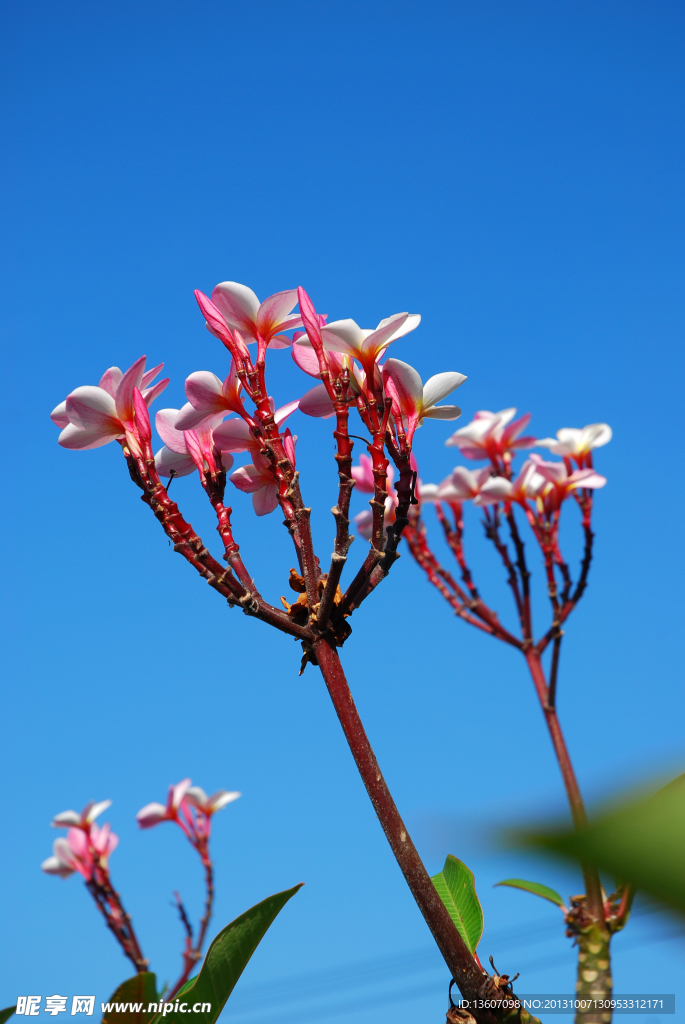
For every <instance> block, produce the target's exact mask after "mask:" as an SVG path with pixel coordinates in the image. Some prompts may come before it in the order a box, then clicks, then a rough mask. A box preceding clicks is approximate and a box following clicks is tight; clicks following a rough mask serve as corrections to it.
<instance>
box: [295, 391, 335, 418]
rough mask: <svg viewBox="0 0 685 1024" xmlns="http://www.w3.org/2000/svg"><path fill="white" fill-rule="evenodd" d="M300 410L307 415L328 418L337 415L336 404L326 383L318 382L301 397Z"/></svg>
mask: <svg viewBox="0 0 685 1024" xmlns="http://www.w3.org/2000/svg"><path fill="white" fill-rule="evenodd" d="M300 412H303V413H304V414H305V416H316V417H319V418H320V419H324V420H327V419H328V418H329V417H330V416H333V415H335V406H334V405H333V402H332V401H331V399H330V397H329V394H328V392H327V391H326V385H325V384H316V385H315V386H314V387H313V388H310V389H309V391H307V392H305V394H304V395H303V396H302V398H301V399H300Z"/></svg>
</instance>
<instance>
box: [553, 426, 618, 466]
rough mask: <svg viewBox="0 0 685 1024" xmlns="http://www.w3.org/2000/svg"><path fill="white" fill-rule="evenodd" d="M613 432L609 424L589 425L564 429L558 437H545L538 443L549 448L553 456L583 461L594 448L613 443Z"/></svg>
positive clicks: (558, 432) (558, 431) (558, 433)
mask: <svg viewBox="0 0 685 1024" xmlns="http://www.w3.org/2000/svg"><path fill="white" fill-rule="evenodd" d="M611 437H612V432H611V427H610V426H609V424H608V423H589V424H588V425H587V426H586V427H582V428H581V427H562V428H561V430H557V436H556V438H554V437H543V438H542V439H541V440H539V441H536V444H537V445H538V446H539V447H540V448H549V450H550V451H551V453H552V455H562V456H565V457H566V458H572V459H575V460H576V461H577V462H579V461H581V460H582V459H583V458H584V457H585V456H586V455H589V454H590V452H591V451H592V450H593V449H594V448H601V447H602V446H603V445H605V444H608V443H609V441H611Z"/></svg>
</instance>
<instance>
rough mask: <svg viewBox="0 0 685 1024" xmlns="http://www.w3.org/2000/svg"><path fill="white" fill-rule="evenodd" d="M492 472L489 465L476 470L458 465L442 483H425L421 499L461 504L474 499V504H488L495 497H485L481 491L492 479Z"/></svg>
mask: <svg viewBox="0 0 685 1024" xmlns="http://www.w3.org/2000/svg"><path fill="white" fill-rule="evenodd" d="M490 473H491V470H490V467H489V466H486V467H485V469H476V470H471V469H466V467H465V466H457V467H456V468H455V469H454V470H453V471H452V472H451V473H450V475H449V476H448V477H446V478H445V479H444V480H443V481H442V483H441V484H438V485H436V484H423V486H422V488H421V501H424V502H436V501H444V502H445V503H446V504H448V505H461V503H462V502H463V501H470V500H473V503H474V505H487V504H489V503H490V501H492V500H493V499H491V498H487V497H483V496H482V495H481V491H482V488H483V485H484V484H485V483H486V481H487V480H489V479H490ZM494 500H496V499H494Z"/></svg>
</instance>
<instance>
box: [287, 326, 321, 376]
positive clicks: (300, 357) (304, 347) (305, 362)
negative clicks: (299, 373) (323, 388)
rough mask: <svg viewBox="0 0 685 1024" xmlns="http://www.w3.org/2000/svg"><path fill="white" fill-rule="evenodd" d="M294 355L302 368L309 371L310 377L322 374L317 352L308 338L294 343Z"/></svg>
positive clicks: (306, 371)
mask: <svg viewBox="0 0 685 1024" xmlns="http://www.w3.org/2000/svg"><path fill="white" fill-rule="evenodd" d="M305 339H306V335H305ZM292 357H293V359H294V360H295V362H296V363H297V365H298V366H299V368H300V369H301V370H304V372H305V373H308V374H309V376H310V377H317V378H319V377H320V376H321V373H320V371H319V360H318V359H317V356H316V352H315V351H314V349H313V348H312V346H311V342H310V341H309V340H308V339H306V340H305V341H302V342H300V343H299V344H295V345H293V351H292Z"/></svg>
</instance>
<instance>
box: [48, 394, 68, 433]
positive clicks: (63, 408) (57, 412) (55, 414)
mask: <svg viewBox="0 0 685 1024" xmlns="http://www.w3.org/2000/svg"><path fill="white" fill-rule="evenodd" d="M50 419H51V420H52V422H53V423H54V424H56V425H57V426H58V427H66V425H67V424H68V423H69V417H68V416H67V400H66V398H65V399H64V401H63V402H60V403H59V405H56V406H55V408H54V409H53V410H52V412H51V413H50Z"/></svg>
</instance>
